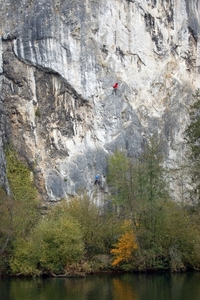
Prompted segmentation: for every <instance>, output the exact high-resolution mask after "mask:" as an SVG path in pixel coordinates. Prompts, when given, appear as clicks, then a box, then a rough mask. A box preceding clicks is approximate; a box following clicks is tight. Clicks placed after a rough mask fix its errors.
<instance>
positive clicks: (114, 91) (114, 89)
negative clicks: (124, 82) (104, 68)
mask: <svg viewBox="0 0 200 300" xmlns="http://www.w3.org/2000/svg"><path fill="white" fill-rule="evenodd" d="M117 89H118V83H117V82H116V83H115V84H114V85H113V91H112V94H114V93H115V95H117Z"/></svg>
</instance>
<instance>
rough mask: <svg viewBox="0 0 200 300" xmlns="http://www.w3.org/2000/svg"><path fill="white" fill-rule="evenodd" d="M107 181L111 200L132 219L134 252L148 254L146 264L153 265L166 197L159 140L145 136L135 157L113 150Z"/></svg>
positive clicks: (157, 249)
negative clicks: (134, 231) (135, 246)
mask: <svg viewBox="0 0 200 300" xmlns="http://www.w3.org/2000/svg"><path fill="white" fill-rule="evenodd" d="M109 183H110V185H111V186H112V187H113V186H114V187H115V189H114V191H117V193H116V192H115V193H113V198H114V200H115V201H116V202H117V203H118V205H119V212H120V213H121V212H122V213H123V214H124V212H125V217H126V218H129V219H131V220H132V222H133V226H134V229H135V230H136V234H137V239H138V243H139V251H138V253H139V254H141V255H143V254H144V252H148V253H150V251H149V249H151V255H150V256H149V258H148V265H149V267H152V268H153V267H154V266H155V265H156V257H157V253H158V251H159V248H160V241H159V227H160V224H161V223H162V220H163V218H164V210H163V206H164V204H165V202H166V201H167V200H168V199H169V198H170V197H169V194H168V191H167V179H166V173H165V169H164V168H163V155H162V143H161V142H160V139H159V138H158V137H156V136H154V137H152V138H150V139H149V141H148V143H147V144H146V145H145V147H144V151H143V153H142V154H141V156H140V157H139V158H137V159H130V158H127V157H126V156H125V155H124V154H123V153H118V152H117V153H116V154H114V156H113V157H111V159H110V160H109Z"/></svg>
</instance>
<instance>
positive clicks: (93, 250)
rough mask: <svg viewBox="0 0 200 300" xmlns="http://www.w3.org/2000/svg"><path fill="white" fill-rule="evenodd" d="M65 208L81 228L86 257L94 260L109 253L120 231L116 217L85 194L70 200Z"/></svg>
mask: <svg viewBox="0 0 200 300" xmlns="http://www.w3.org/2000/svg"><path fill="white" fill-rule="evenodd" d="M65 206H66V213H67V214H69V215H70V216H71V217H72V218H73V219H74V220H77V221H78V223H79V224H80V226H81V232H82V234H83V240H84V245H85V254H86V256H87V257H88V258H92V257H93V256H95V255H97V254H104V253H109V251H110V247H111V245H112V243H113V242H114V240H115V236H116V235H117V234H118V232H119V231H120V229H119V228H120V225H118V224H117V222H116V218H115V216H113V215H112V214H109V213H106V212H105V211H104V209H103V208H102V207H100V206H98V205H97V204H96V203H95V202H94V201H93V200H92V199H90V198H89V197H88V196H87V195H85V194H83V195H82V196H77V197H75V198H72V199H70V200H69V201H67V203H66V204H65Z"/></svg>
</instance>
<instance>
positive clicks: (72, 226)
mask: <svg viewBox="0 0 200 300" xmlns="http://www.w3.org/2000/svg"><path fill="white" fill-rule="evenodd" d="M83 251H84V244H83V240H82V234H81V230H80V226H79V224H78V222H77V221H76V220H72V218H70V217H69V216H66V214H63V213H62V212H61V211H60V210H59V211H58V210H57V208H55V209H53V210H52V212H51V213H50V214H49V215H48V216H45V217H44V219H43V220H41V221H40V222H39V223H38V225H37V226H36V227H35V228H34V229H33V231H32V233H31V235H30V236H29V237H28V238H26V239H25V238H19V239H17V240H16V241H15V243H14V252H13V257H12V259H11V260H10V267H11V270H12V273H13V274H23V275H41V274H53V273H57V274H58V273H61V274H62V273H64V272H65V268H66V267H67V264H70V263H73V262H78V261H79V260H80V259H81V258H82V255H83Z"/></svg>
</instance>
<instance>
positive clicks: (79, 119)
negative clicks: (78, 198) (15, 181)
mask: <svg viewBox="0 0 200 300" xmlns="http://www.w3.org/2000/svg"><path fill="white" fill-rule="evenodd" d="M0 20H1V31H0V35H1V39H0V90H1V93H0V114H1V120H0V167H1V171H0V185H7V183H6V178H5V158H4V152H3V146H4V145H5V144H6V143H11V144H12V145H13V146H14V148H15V149H16V150H17V152H18V153H19V155H20V157H21V159H22V160H24V161H26V162H27V163H28V165H29V166H32V168H33V170H34V178H35V182H36V185H37V187H38V189H39V192H40V194H41V196H42V198H43V200H48V201H55V200H59V199H61V198H63V197H67V196H68V195H73V194H75V193H76V192H77V191H78V190H82V189H86V190H87V191H88V193H89V194H93V193H94V185H93V184H94V175H95V174H96V172H98V173H100V175H101V178H102V180H103V184H104V188H103V190H102V192H103V193H104V192H105V191H106V190H105V187H106V184H105V182H104V181H105V177H104V176H105V175H106V172H107V157H108V155H109V154H111V153H113V151H114V150H116V149H126V150H127V151H128V153H129V155H132V156H135V155H138V154H139V153H140V152H141V149H142V146H143V143H144V141H145V139H146V138H147V137H148V136H149V135H151V134H152V133H156V132H158V133H161V134H162V136H163V137H164V140H165V146H166V147H165V149H166V164H167V165H168V166H169V167H174V166H175V165H176V164H178V162H179V158H181V157H182V152H183V153H184V141H183V131H184V128H185V126H186V124H187V122H188V110H187V109H188V106H189V104H190V103H191V101H192V93H193V92H194V91H195V90H196V88H197V87H200V2H199V0H140V1H136V0H38V1H34V0H22V1H18V0H4V1H3V3H1V6H0ZM114 82H118V83H119V89H118V93H117V95H112V85H113V84H114ZM174 189H176V187H174ZM101 197H102V194H99V195H98V199H100V198H101ZM98 199H97V200H98Z"/></svg>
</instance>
